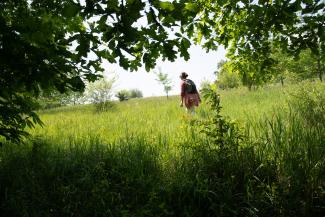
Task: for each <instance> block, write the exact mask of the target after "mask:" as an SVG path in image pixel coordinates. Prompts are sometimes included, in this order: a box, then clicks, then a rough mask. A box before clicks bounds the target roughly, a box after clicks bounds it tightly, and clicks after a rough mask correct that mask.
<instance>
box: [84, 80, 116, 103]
mask: <svg viewBox="0 0 325 217" xmlns="http://www.w3.org/2000/svg"><path fill="white" fill-rule="evenodd" d="M114 82H115V79H114V78H113V79H110V80H109V79H107V78H102V79H100V80H98V81H95V82H93V83H90V84H89V85H88V87H87V90H86V96H87V100H88V101H90V102H91V103H94V104H99V103H103V102H108V101H111V100H112V97H113V85H114Z"/></svg>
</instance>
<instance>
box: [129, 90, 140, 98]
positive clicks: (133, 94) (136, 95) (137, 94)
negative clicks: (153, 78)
mask: <svg viewBox="0 0 325 217" xmlns="http://www.w3.org/2000/svg"><path fill="white" fill-rule="evenodd" d="M129 91H130V98H142V97H143V94H142V92H141V90H139V89H131V90H129Z"/></svg>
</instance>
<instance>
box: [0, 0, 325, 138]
mask: <svg viewBox="0 0 325 217" xmlns="http://www.w3.org/2000/svg"><path fill="white" fill-rule="evenodd" d="M0 8H1V11H0V33H1V34H0V59H1V62H0V73H1V74H0V75H1V76H0V86H1V92H0V97H1V98H3V99H4V100H5V101H8V102H9V103H8V104H7V103H2V104H1V106H2V107H6V108H5V109H6V110H10V108H11V107H8V105H9V104H12V103H14V102H17V101H15V99H14V98H17V96H18V95H19V96H21V95H24V97H25V99H27V98H29V99H30V101H31V100H32V99H33V98H34V97H37V96H38V95H39V93H40V92H41V91H42V90H48V89H50V90H53V89H55V90H57V91H59V92H66V91H67V90H69V89H70V90H77V91H82V90H83V89H84V88H85V82H89V81H90V82H91V81H94V80H96V79H97V78H99V77H100V74H99V72H101V71H103V69H102V68H101V62H102V60H103V59H106V60H108V61H109V62H110V63H116V61H119V62H118V64H119V65H120V66H122V67H123V68H124V69H129V70H131V71H132V70H137V69H138V68H139V67H142V66H143V65H144V66H145V68H146V70H147V71H149V70H150V69H152V68H154V67H155V64H156V61H157V59H158V58H159V57H160V56H161V57H162V58H163V60H165V59H168V60H169V61H174V60H175V59H176V58H177V56H178V54H179V55H180V56H181V57H183V58H184V59H185V60H188V59H189V53H188V49H189V47H190V45H191V43H192V41H194V42H196V43H201V42H202V43H203V47H205V48H207V50H210V49H217V47H218V45H219V44H222V45H224V46H225V47H226V48H229V52H228V53H229V55H231V56H233V57H232V58H231V59H232V60H236V59H237V57H240V58H244V61H242V60H239V62H240V63H243V62H246V63H252V64H251V65H248V67H249V69H247V65H246V64H244V65H239V66H238V67H239V68H240V69H242V70H241V71H242V73H243V75H244V77H245V79H244V82H245V83H246V84H247V85H248V86H249V87H250V86H251V84H252V83H253V84H254V85H255V83H258V84H260V83H263V82H264V81H265V79H269V76H268V74H269V73H270V71H268V70H265V67H266V66H268V65H269V63H268V62H269V54H270V50H271V49H270V44H271V42H270V41H271V40H270V39H272V40H273V41H274V44H276V46H279V47H281V48H282V49H284V50H288V51H289V52H290V53H294V54H295V55H298V54H299V52H300V51H301V50H303V49H305V48H309V49H311V51H312V54H313V55H314V56H315V58H316V59H317V71H318V74H319V77H320V79H322V73H323V71H324V67H323V65H324V64H323V63H324V41H325V40H324V34H323V20H324V3H323V2H322V1H320V0H317V1H257V2H254V3H251V2H250V1H239V0H235V1H230V0H223V1H219V0H218V1H217V0H211V1H205V0H200V1H192V0H191V1H176V0H173V1H167V2H166V1H160V0H153V1H151V0H150V1H143V0H128V1H116V0H111V1H104V0H100V1H85V2H76V1H73V0H62V1H56V2H53V1H51V0H45V1H28V0H21V1H9V0H4V1H1V3H0ZM140 20H141V21H140ZM142 20H145V24H142V23H141V22H143V21H142ZM90 54H92V58H88V57H89V56H90ZM237 60H238V59H237ZM169 90H170V87H168V88H167V86H166V88H165V91H169ZM23 102H25V101H20V103H23ZM26 103H27V104H28V103H30V104H33V102H27V101H26ZM27 104H26V106H25V104H16V105H15V107H16V108H20V107H26V108H30V107H28V105H27ZM1 115H2V116H5V115H6V116H8V115H10V116H8V118H11V117H12V119H11V121H10V122H14V119H15V117H16V116H35V113H33V111H32V110H26V109H25V110H24V111H23V110H20V109H16V110H11V112H7V113H6V114H4V113H1ZM2 119H5V117H2ZM25 120H27V119H21V121H23V122H24V121H25ZM31 120H32V119H31ZM35 120H36V119H35ZM32 122H33V121H32ZM35 123H38V122H34V124H35ZM2 124H4V125H6V124H5V123H4V122H2ZM25 125H26V122H25V124H24V123H22V124H20V125H19V126H20V127H18V128H17V126H16V127H9V125H8V126H7V127H9V128H10V129H11V130H17V134H19V133H18V132H22V131H23V130H24V128H23V126H25ZM9 128H8V129H9Z"/></svg>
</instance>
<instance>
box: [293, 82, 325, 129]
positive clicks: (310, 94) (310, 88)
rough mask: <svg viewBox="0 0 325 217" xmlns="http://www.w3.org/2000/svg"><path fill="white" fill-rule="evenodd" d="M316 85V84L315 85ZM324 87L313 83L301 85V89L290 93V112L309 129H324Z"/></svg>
mask: <svg viewBox="0 0 325 217" xmlns="http://www.w3.org/2000/svg"><path fill="white" fill-rule="evenodd" d="M316 84H317V83H316ZM324 93H325V86H324V85H322V86H321V85H315V83H314V84H313V83H305V84H301V88H300V89H298V90H297V91H295V92H292V93H290V94H291V98H290V99H289V105H290V109H291V112H292V113H293V114H295V115H297V116H299V118H300V119H301V120H304V122H305V124H306V125H308V126H309V127H313V126H314V127H315V126H319V127H324V128H325V94H324Z"/></svg>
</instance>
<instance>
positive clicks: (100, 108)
mask: <svg viewBox="0 0 325 217" xmlns="http://www.w3.org/2000/svg"><path fill="white" fill-rule="evenodd" d="M94 105H95V110H96V112H107V111H112V110H114V109H115V107H116V105H115V103H114V102H111V101H105V102H97V103H95V104H94Z"/></svg>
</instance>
